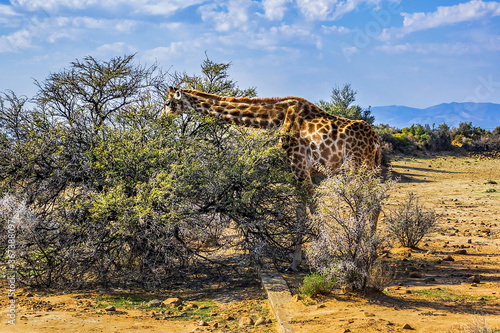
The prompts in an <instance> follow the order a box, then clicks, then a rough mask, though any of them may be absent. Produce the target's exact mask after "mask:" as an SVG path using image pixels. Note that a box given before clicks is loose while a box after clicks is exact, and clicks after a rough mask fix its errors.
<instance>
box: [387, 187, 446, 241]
mask: <svg viewBox="0 0 500 333" xmlns="http://www.w3.org/2000/svg"><path fill="white" fill-rule="evenodd" d="M436 222H437V216H436V213H435V212H434V210H425V208H424V207H423V206H422V205H420V204H419V203H418V198H417V196H416V195H415V194H414V193H412V192H410V193H408V196H407V199H406V201H405V202H404V203H403V204H402V205H401V206H400V207H399V208H398V209H394V210H392V211H391V212H390V214H389V217H388V218H387V225H388V229H389V231H390V234H391V235H392V237H394V238H396V239H397V240H399V242H400V243H401V245H402V246H406V247H411V248H414V247H416V246H417V245H418V243H419V242H420V241H421V240H422V238H423V237H424V236H425V235H426V234H428V233H429V232H430V231H431V229H432V227H434V226H435V225H436Z"/></svg>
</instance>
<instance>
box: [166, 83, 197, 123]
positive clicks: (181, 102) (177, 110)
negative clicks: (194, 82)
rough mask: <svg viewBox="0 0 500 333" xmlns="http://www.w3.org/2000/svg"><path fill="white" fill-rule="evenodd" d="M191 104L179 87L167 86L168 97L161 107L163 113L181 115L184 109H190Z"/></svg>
mask: <svg viewBox="0 0 500 333" xmlns="http://www.w3.org/2000/svg"><path fill="white" fill-rule="evenodd" d="M190 108H191V104H190V103H189V100H188V99H187V98H186V95H185V94H184V93H183V92H182V90H181V89H178V88H174V87H168V97H167V100H166V102H165V107H164V108H163V112H162V116H163V115H174V116H179V115H181V114H182V113H183V112H184V110H186V109H190Z"/></svg>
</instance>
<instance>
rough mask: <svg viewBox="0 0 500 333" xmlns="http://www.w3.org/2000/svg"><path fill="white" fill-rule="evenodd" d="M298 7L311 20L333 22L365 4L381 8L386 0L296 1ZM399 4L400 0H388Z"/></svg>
mask: <svg viewBox="0 0 500 333" xmlns="http://www.w3.org/2000/svg"><path fill="white" fill-rule="evenodd" d="M296 1H297V7H298V8H299V10H300V11H301V13H302V15H304V16H305V17H306V18H307V19H309V20H320V21H332V20H337V19H339V18H341V17H342V16H344V15H345V14H347V13H350V12H352V11H354V10H356V9H358V8H359V7H360V6H361V5H362V4H363V3H367V4H370V5H372V6H375V8H380V7H379V5H380V3H381V2H382V1H384V0H296ZM387 1H389V2H399V0H387Z"/></svg>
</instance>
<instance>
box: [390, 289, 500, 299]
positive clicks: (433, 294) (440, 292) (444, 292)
mask: <svg viewBox="0 0 500 333" xmlns="http://www.w3.org/2000/svg"><path fill="white" fill-rule="evenodd" d="M384 293H385V294H387V295H393V294H396V291H394V290H385V291H384ZM412 293H413V294H414V295H417V296H421V297H425V298H435V299H439V300H443V301H458V300H463V301H482V302H487V301H491V300H495V299H498V297H496V296H489V295H474V296H473V295H466V294H458V293H455V292H453V291H451V290H450V289H424V290H414V291H412Z"/></svg>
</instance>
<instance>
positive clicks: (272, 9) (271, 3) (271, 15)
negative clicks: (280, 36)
mask: <svg viewBox="0 0 500 333" xmlns="http://www.w3.org/2000/svg"><path fill="white" fill-rule="evenodd" d="M289 2H291V0H262V6H263V7H264V16H265V17H266V18H268V19H269V20H278V21H279V20H282V19H283V17H284V16H285V11H286V10H287V6H286V4H287V3H289Z"/></svg>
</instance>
